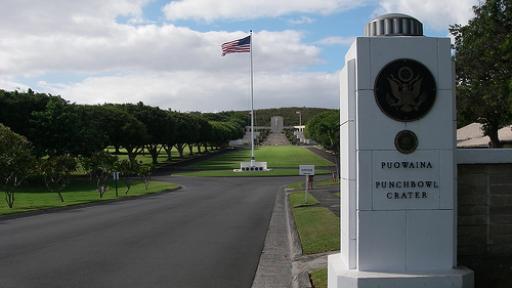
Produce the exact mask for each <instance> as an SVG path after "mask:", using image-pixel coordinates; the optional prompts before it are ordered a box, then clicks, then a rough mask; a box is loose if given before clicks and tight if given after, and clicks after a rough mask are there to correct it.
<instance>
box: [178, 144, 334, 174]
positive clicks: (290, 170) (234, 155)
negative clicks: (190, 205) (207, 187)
mask: <svg viewBox="0 0 512 288" xmlns="http://www.w3.org/2000/svg"><path fill="white" fill-rule="evenodd" d="M250 154H251V151H250V150H249V149H240V150H234V151H231V152H227V153H224V154H221V155H216V156H213V157H211V158H210V159H207V160H204V161H200V162H196V163H194V164H192V165H189V166H187V167H186V170H189V171H184V172H179V173H177V174H179V175H187V176H287V175H298V173H299V172H298V170H299V165H300V164H313V165H315V166H316V170H317V171H316V173H317V174H326V173H330V172H329V171H330V168H329V167H331V166H332V165H333V163H331V162H329V161H327V160H325V159H323V158H321V157H320V156H318V155H316V154H314V153H313V152H311V151H309V150H308V149H306V148H304V147H300V146H291V145H289V146H261V147H259V148H257V149H256V150H255V153H254V154H255V158H256V161H266V162H268V167H269V168H270V169H272V170H271V171H267V172H233V169H237V168H240V162H242V161H248V160H249V159H250Z"/></svg>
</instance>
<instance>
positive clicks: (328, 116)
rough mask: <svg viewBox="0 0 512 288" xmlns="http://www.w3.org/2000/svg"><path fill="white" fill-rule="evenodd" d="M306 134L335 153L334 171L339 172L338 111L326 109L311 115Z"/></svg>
mask: <svg viewBox="0 0 512 288" xmlns="http://www.w3.org/2000/svg"><path fill="white" fill-rule="evenodd" d="M305 132H306V135H307V137H308V138H310V139H313V140H315V141H316V142H318V143H319V144H320V145H322V147H324V148H325V149H327V150H330V151H332V152H334V154H335V155H336V172H337V173H338V175H340V174H339V171H340V170H339V169H340V163H339V155H340V112H339V110H335V111H327V112H323V113H320V114H318V115H317V116H315V117H313V118H312V119H311V120H310V121H309V122H308V123H307V125H306V131H305Z"/></svg>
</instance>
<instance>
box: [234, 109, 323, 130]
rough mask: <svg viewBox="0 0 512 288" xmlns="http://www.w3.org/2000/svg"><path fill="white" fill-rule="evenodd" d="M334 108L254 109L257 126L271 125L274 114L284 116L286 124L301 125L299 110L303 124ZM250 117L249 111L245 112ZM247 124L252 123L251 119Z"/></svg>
mask: <svg viewBox="0 0 512 288" xmlns="http://www.w3.org/2000/svg"><path fill="white" fill-rule="evenodd" d="M330 110H333V109H325V108H307V107H287V108H272V109H258V110H255V111H254V116H255V119H254V120H255V121H254V122H255V124H254V125H255V126H266V127H269V126H270V118H271V117H272V116H282V117H283V122H284V126H297V125H299V115H298V114H297V112H300V113H301V117H302V125H304V124H305V123H307V122H308V121H309V119H311V118H312V117H314V116H315V115H317V114H319V113H322V112H325V111H330ZM243 113H245V114H246V115H247V117H248V118H249V119H250V114H249V112H248V111H247V112H243ZM247 125H250V120H249V122H248V124H247Z"/></svg>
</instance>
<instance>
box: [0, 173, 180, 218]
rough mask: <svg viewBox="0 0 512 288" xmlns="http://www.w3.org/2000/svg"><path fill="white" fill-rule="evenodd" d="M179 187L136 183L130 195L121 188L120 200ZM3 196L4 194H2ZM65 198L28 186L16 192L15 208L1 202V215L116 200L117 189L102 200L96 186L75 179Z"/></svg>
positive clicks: (156, 183)
mask: <svg viewBox="0 0 512 288" xmlns="http://www.w3.org/2000/svg"><path fill="white" fill-rule="evenodd" d="M176 187H178V185H177V184H174V183H167V182H157V181H151V182H150V185H149V188H148V191H146V190H145V188H144V183H143V182H141V181H136V182H134V184H133V185H132V187H131V189H130V191H129V193H128V195H125V194H124V191H125V186H124V185H120V186H119V190H118V191H119V198H124V197H133V196H138V195H144V194H151V193H157V192H162V191H165V190H169V189H174V188H176ZM0 193H1V194H2V196H3V194H4V193H3V192H0ZM62 194H63V196H64V202H60V199H59V196H58V195H57V193H50V192H47V191H46V189H45V188H44V187H43V186H28V187H22V188H20V189H19V191H17V192H16V194H15V195H16V201H15V202H14V207H13V208H9V207H7V204H6V202H5V201H0V215H1V214H11V213H17V212H23V211H29V210H38V209H46V208H52V207H62V206H69V205H76V204H82V203H88V202H96V201H103V200H110V199H115V198H116V195H115V189H114V187H112V186H111V187H110V189H109V190H108V191H107V192H105V194H103V198H102V199H100V197H99V193H98V192H97V191H96V187H95V185H94V184H91V183H90V182H89V180H86V179H75V180H73V181H72V182H71V183H70V185H69V186H68V187H67V188H66V189H65V190H64V191H63V192H62Z"/></svg>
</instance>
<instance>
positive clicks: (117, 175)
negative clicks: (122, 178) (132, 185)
mask: <svg viewBox="0 0 512 288" xmlns="http://www.w3.org/2000/svg"><path fill="white" fill-rule="evenodd" d="M112 179H113V180H114V184H115V185H116V198H117V197H119V194H118V193H117V188H118V183H119V172H118V171H114V172H112Z"/></svg>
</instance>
